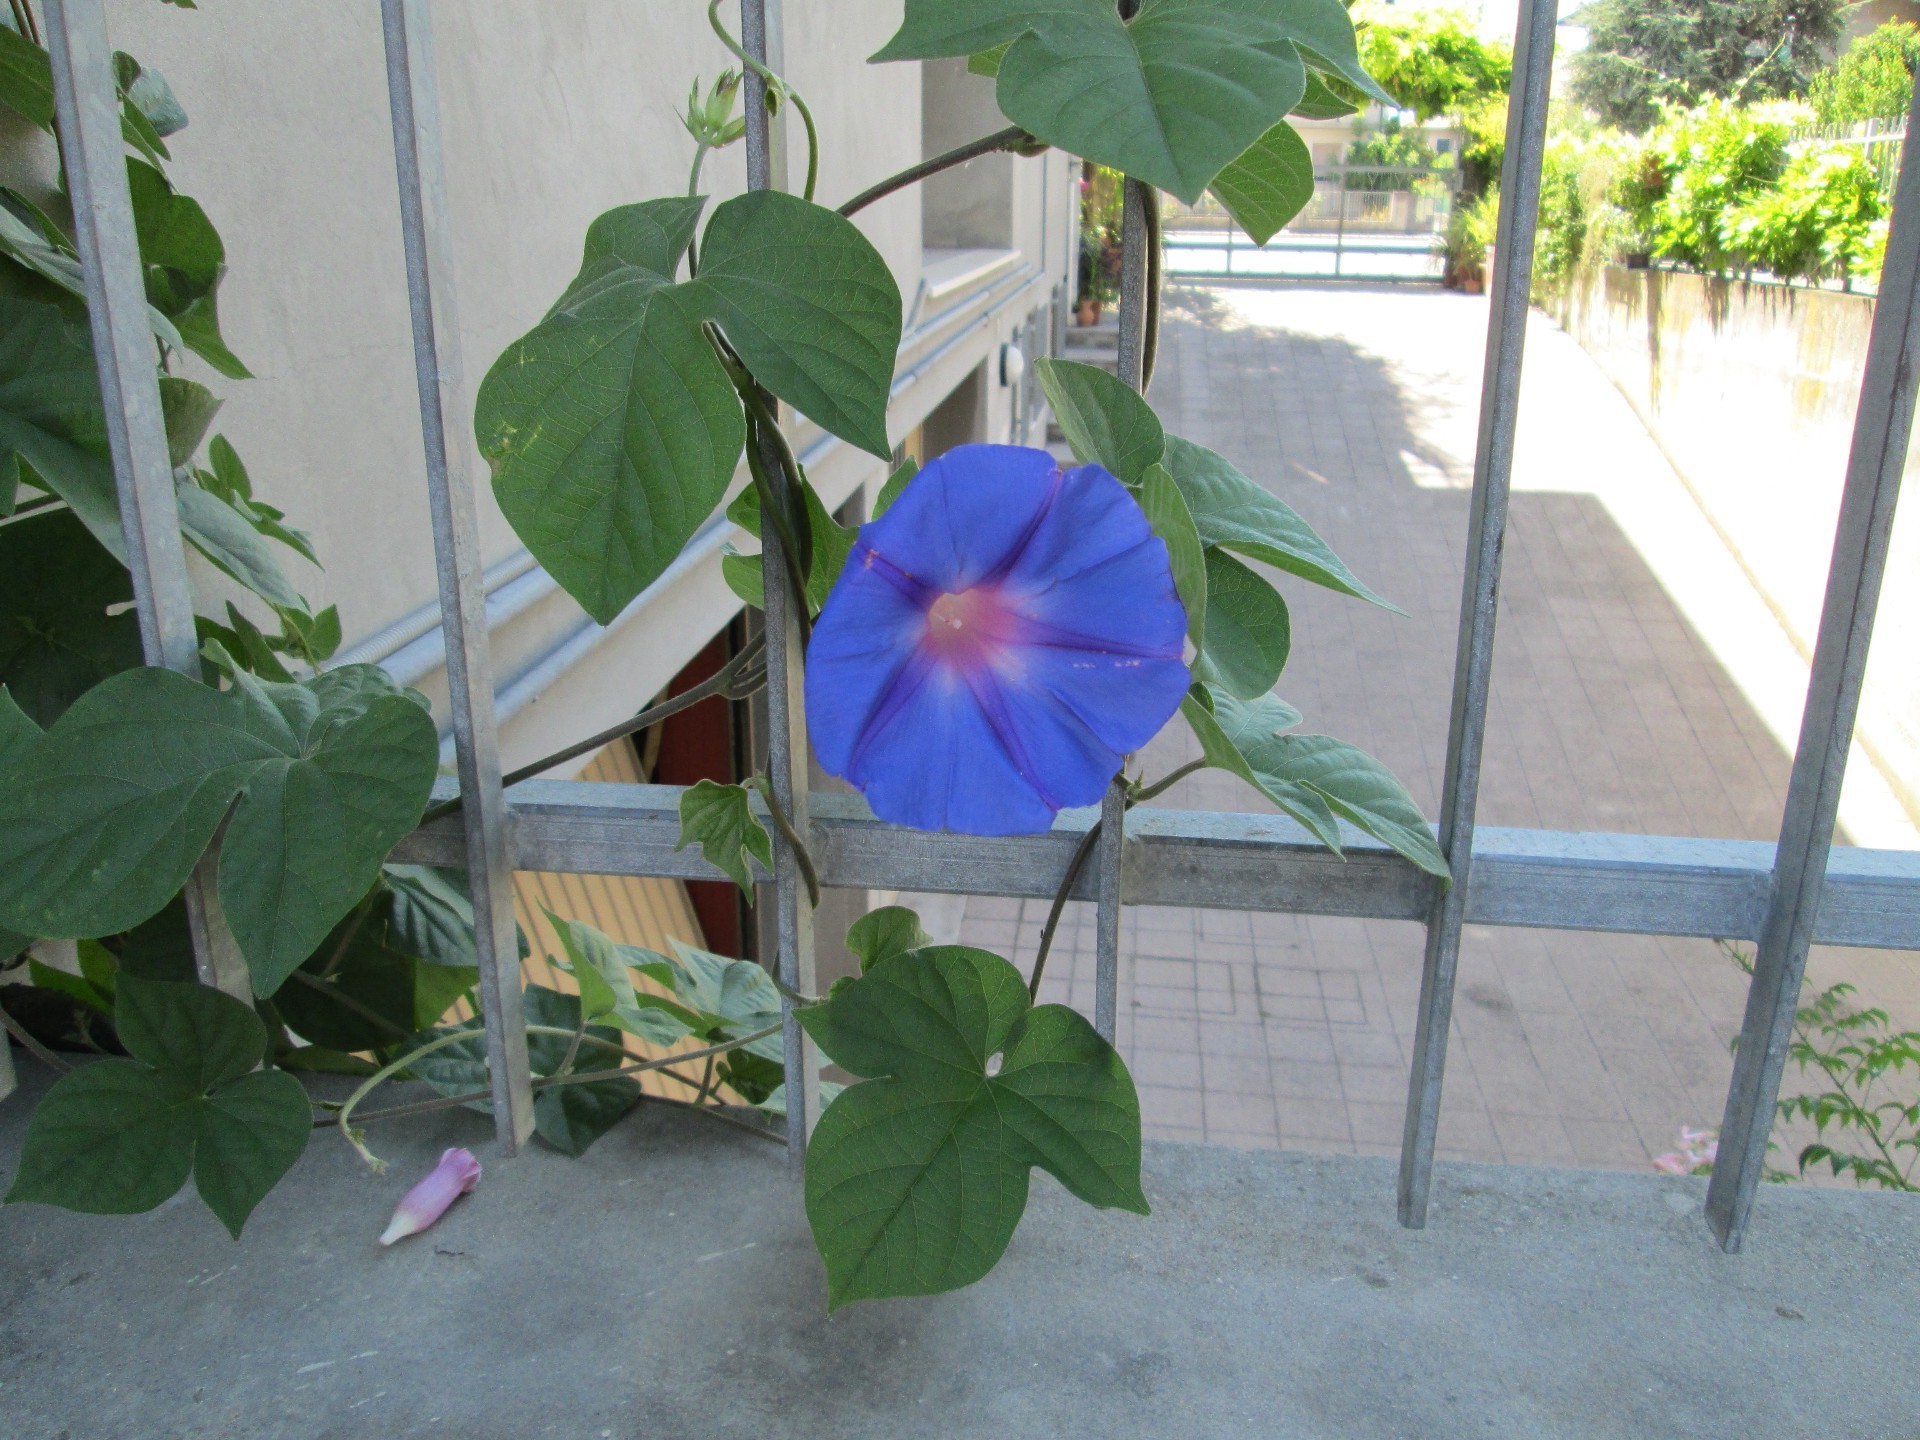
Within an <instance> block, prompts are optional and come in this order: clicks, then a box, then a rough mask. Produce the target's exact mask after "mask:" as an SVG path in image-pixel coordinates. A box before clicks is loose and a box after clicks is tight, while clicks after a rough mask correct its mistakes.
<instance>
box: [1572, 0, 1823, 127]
mask: <svg viewBox="0 0 1920 1440" xmlns="http://www.w3.org/2000/svg"><path fill="white" fill-rule="evenodd" d="M1847 9H1848V5H1847V4H1846V0H1592V3H1591V4H1589V5H1587V6H1586V7H1585V8H1583V9H1582V10H1581V11H1580V20H1581V23H1583V24H1584V25H1585V26H1586V27H1587V32H1588V37H1589V38H1588V44H1587V48H1586V49H1585V50H1583V51H1582V52H1581V53H1580V54H1578V55H1576V56H1575V57H1574V59H1573V95H1574V98H1575V99H1576V100H1578V101H1579V102H1580V103H1581V104H1582V105H1584V106H1586V107H1587V108H1588V109H1589V110H1592V111H1593V112H1594V113H1596V114H1597V115H1598V116H1599V117H1600V118H1601V119H1602V120H1604V121H1605V122H1606V123H1608V124H1610V125H1617V126H1620V127H1621V128H1622V129H1627V130H1633V131H1636V132H1639V131H1644V130H1646V129H1648V128H1650V127H1651V126H1652V125H1653V124H1654V123H1655V122H1656V121H1657V120H1658V119H1659V115H1660V107H1661V106H1662V105H1688V106H1692V105H1699V104H1701V103H1702V102H1703V101H1706V100H1709V99H1713V98H1715V97H1719V98H1723V99H1727V100H1745V101H1753V100H1767V99H1778V98H1782V97H1785V96H1789V95H1799V94H1802V93H1804V92H1805V91H1806V89H1807V86H1808V83H1809V82H1810V81H1811V80H1812V78H1813V76H1814V74H1815V73H1816V72H1817V71H1818V70H1819V69H1820V67H1821V65H1822V63H1823V61H1824V59H1825V57H1826V56H1828V55H1831V54H1832V53H1833V51H1834V49H1835V48H1836V47H1837V46H1838V44H1839V41H1840V37H1841V34H1842V33H1843V29H1844V12H1845V11H1846V10H1847Z"/></svg>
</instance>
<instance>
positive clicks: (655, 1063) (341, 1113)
mask: <svg viewBox="0 0 1920 1440" xmlns="http://www.w3.org/2000/svg"><path fill="white" fill-rule="evenodd" d="M779 1032H780V1027H779V1026H778V1025H769V1026H767V1027H766V1028H765V1029H763V1030H756V1031H754V1032H753V1033H752V1034H751V1035H742V1036H740V1037H739V1038H738V1039H736V1040H726V1041H723V1042H721V1043H720V1044H718V1045H709V1046H706V1047H705V1048H704V1049H700V1050H683V1051H680V1052H679V1053H677V1054H674V1055H667V1056H663V1057H662V1058H661V1059H658V1060H643V1061H641V1062H639V1063H638V1064H635V1065H622V1066H619V1067H617V1068H615V1069H611V1070H587V1071H582V1072H581V1073H579V1074H576V1075H543V1076H541V1077H540V1078H539V1079H537V1080H535V1081H534V1082H533V1089H535V1090H552V1089H555V1088H557V1087H559V1086H562V1085H588V1084H591V1083H593V1082H594V1081H597V1080H617V1079H619V1078H621V1077H622V1076H626V1075H639V1074H642V1073H644V1072H646V1071H648V1070H665V1069H668V1068H670V1067H671V1066H673V1065H676V1064H678V1063H680V1062H682V1061H686V1060H704V1059H705V1058H706V1057H707V1056H709V1055H724V1054H726V1053H727V1052H728V1051H729V1050H738V1049H740V1048H741V1047H742V1046H744V1045H751V1044H753V1042H754V1041H756V1040H764V1039H766V1038H767V1037H768V1036H769V1035H777V1034H778V1033H779ZM480 1033H481V1032H480V1031H478V1030H471V1029H469V1030H454V1031H450V1032H449V1033H447V1034H445V1035H439V1036H436V1037H435V1038H434V1039H432V1040H429V1041H428V1042H427V1043H426V1044H425V1045H422V1046H421V1047H420V1048H419V1049H418V1050H415V1051H413V1052H412V1053H411V1054H407V1055H403V1056H401V1057H400V1058H399V1059H398V1060H395V1061H393V1062H392V1063H390V1064H388V1065H384V1066H382V1067H381V1068H380V1069H379V1070H377V1071H375V1072H374V1073H373V1074H372V1075H369V1076H368V1077H367V1078H366V1080H365V1081H363V1082H362V1083H361V1085H360V1086H359V1088H358V1089H356V1090H355V1091H354V1092H353V1093H352V1094H351V1095H349V1096H348V1097H347V1098H346V1102H345V1103H344V1104H342V1105H341V1107H340V1109H339V1110H338V1111H337V1112H336V1113H335V1114H334V1115H333V1116H331V1117H330V1119H329V1120H328V1121H326V1122H322V1123H331V1124H334V1125H338V1126H339V1127H340V1133H341V1134H342V1135H345V1136H346V1137H347V1143H348V1144H349V1145H351V1146H353V1148H354V1149H355V1150H356V1151H358V1152H359V1155H360V1158H361V1159H363V1160H365V1161H366V1162H367V1165H368V1166H369V1167H370V1168H371V1169H372V1170H373V1171H374V1172H375V1173H376V1174H378V1173H380V1172H382V1171H384V1170H385V1169H386V1168H387V1162H386V1161H384V1160H382V1159H380V1158H379V1157H378V1156H377V1155H375V1154H374V1153H373V1152H372V1151H371V1150H369V1149H367V1147H366V1144H365V1142H363V1141H362V1140H361V1139H360V1137H359V1135H357V1134H356V1133H355V1132H354V1129H353V1127H352V1125H350V1124H349V1123H348V1122H349V1121H350V1120H351V1119H352V1118H353V1111H354V1107H355V1106H357V1105H358V1104H359V1103H360V1102H361V1101H362V1100H364V1099H366V1098H367V1096H368V1095H370V1094H372V1093H373V1091H374V1089H375V1087H377V1086H378V1085H379V1084H380V1083H381V1082H382V1081H384V1080H387V1079H390V1078H391V1077H393V1076H394V1075H397V1074H399V1073H400V1071H402V1070H404V1069H405V1068H406V1067H407V1066H408V1065H409V1064H410V1063H412V1062H413V1061H415V1060H418V1059H420V1058H421V1057H422V1056H424V1055H431V1054H432V1053H433V1052H434V1051H436V1050H444V1049H446V1048H447V1046H449V1045H453V1044H457V1043H458V1042H459V1041H462V1040H471V1039H473V1038H474V1036H476V1035H479V1034H480ZM527 1033H528V1034H529V1035H561V1036H568V1037H571V1036H572V1035H573V1034H574V1033H575V1032H573V1031H571V1030H567V1029H563V1028H562V1027H560V1026H557V1025H529V1026H527ZM585 1039H586V1043H587V1044H589V1045H599V1046H602V1047H603V1048H606V1049H611V1050H615V1051H618V1052H619V1053H620V1054H623V1055H624V1054H625V1053H626V1050H625V1048H624V1047H622V1046H620V1045H617V1044H615V1043H614V1042H613V1041H610V1040H601V1039H599V1038H598V1037H596V1036H592V1035H588V1036H586V1037H585ZM492 1095H493V1092H492V1091H491V1090H476V1091H474V1092H472V1093H471V1094H467V1095H456V1096H445V1097H442V1099H441V1100H440V1101H438V1102H436V1101H423V1102H422V1104H423V1105H425V1106H428V1107H431V1108H434V1109H448V1110H450V1109H453V1108H454V1107H456V1106H460V1105H471V1104H473V1103H474V1102H475V1101H477V1100H487V1099H491V1098H492ZM401 1112H405V1113H407V1114H416V1115H417V1114H422V1113H424V1111H423V1110H421V1109H418V1108H414V1107H410V1106H399V1107H396V1109H395V1110H394V1111H393V1112H391V1113H395V1114H398V1113H401ZM381 1113H382V1115H385V1114H387V1113H388V1112H381ZM369 1118H371V1117H369ZM362 1123H364V1120H363V1122H362Z"/></svg>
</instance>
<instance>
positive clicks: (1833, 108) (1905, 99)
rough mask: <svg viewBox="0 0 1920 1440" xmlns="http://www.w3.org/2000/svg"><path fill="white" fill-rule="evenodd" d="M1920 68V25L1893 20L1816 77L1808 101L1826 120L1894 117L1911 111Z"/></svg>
mask: <svg viewBox="0 0 1920 1440" xmlns="http://www.w3.org/2000/svg"><path fill="white" fill-rule="evenodd" d="M1916 70H1920V25H1914V24H1910V23H1909V22H1907V21H1905V20H1893V21H1889V22H1888V23H1887V24H1885V25H1882V26H1881V27H1880V28H1879V29H1878V30H1876V31H1874V32H1873V33H1872V34H1871V35H1862V36H1861V37H1860V38H1859V39H1858V40H1855V41H1854V42H1853V45H1852V46H1851V48H1849V49H1848V51H1847V53H1846V54H1844V55H1842V56H1841V57H1840V59H1839V61H1838V63H1836V64H1835V65H1834V67H1833V68H1832V69H1831V70H1823V71H1821V72H1820V74H1818V75H1816V76H1814V77H1813V83H1812V84H1811V85H1809V86H1808V87H1807V103H1808V104H1810V105H1811V106H1813V109H1814V113H1815V114H1816V115H1818V116H1819V117H1820V123H1821V124H1823V125H1853V124H1857V123H1858V122H1860V121H1862V120H1889V119H1893V118H1895V117H1897V116H1901V115H1905V114H1906V113H1907V106H1908V105H1909V104H1910V103H1911V102H1912V100H1913V77H1914V73H1915V72H1916Z"/></svg>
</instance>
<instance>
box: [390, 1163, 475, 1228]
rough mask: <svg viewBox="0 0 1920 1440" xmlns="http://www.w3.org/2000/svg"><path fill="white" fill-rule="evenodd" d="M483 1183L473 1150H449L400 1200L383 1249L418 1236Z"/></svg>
mask: <svg viewBox="0 0 1920 1440" xmlns="http://www.w3.org/2000/svg"><path fill="white" fill-rule="evenodd" d="M479 1183H480V1162H479V1161H478V1160H476V1159H474V1158H473V1152H472V1151H471V1150H459V1149H456V1150H449V1151H447V1152H446V1153H445V1154H444V1155H442V1156H441V1157H440V1163H439V1164H438V1165H436V1166H434V1167H433V1169H431V1170H429V1171H428V1172H427V1174H426V1177H425V1178H424V1179H422V1180H421V1181H420V1183H419V1184H417V1185H415V1186H414V1187H413V1188H412V1189H411V1190H409V1191H407V1193H406V1194H405V1195H403V1196H401V1197H400V1203H399V1204H398V1205H397V1206H395V1207H394V1211H393V1219H392V1220H390V1221H389V1222H387V1228H386V1230H385V1232H384V1233H383V1234H382V1235H381V1236H380V1243H381V1244H382V1245H391V1244H393V1242H394V1241H396V1240H404V1239H406V1237H407V1236H409V1235H418V1234H419V1233H420V1232H421V1231H422V1230H424V1229H426V1228H427V1227H428V1226H429V1225H431V1224H433V1222H434V1221H436V1220H438V1219H439V1218H440V1217H441V1216H442V1215H444V1214H446V1213H447V1207H448V1206H449V1205H451V1204H453V1202H454V1201H456V1200H458V1199H459V1198H460V1197H461V1196H462V1195H465V1194H467V1193H469V1192H470V1191H471V1190H472V1189H473V1187H474V1186H476V1185H478V1184H479Z"/></svg>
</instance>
